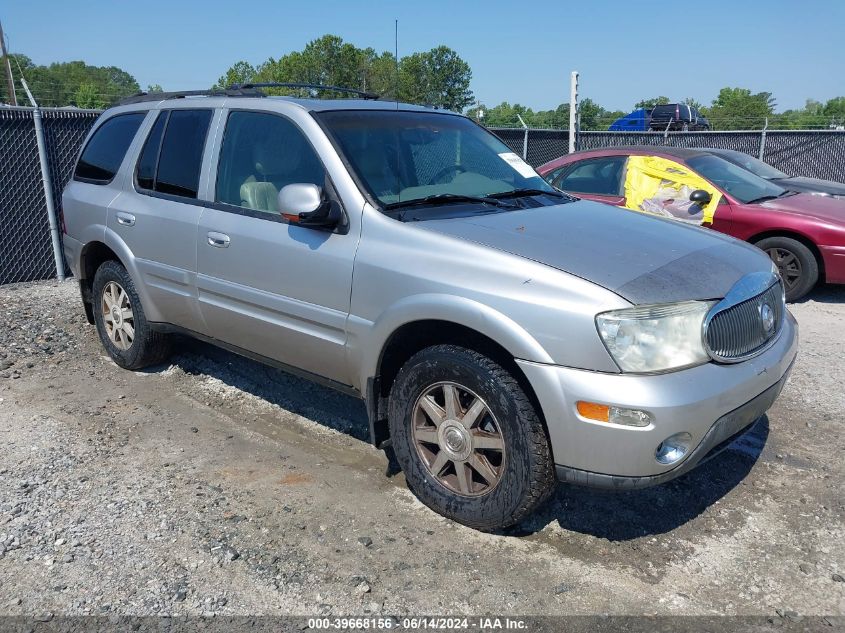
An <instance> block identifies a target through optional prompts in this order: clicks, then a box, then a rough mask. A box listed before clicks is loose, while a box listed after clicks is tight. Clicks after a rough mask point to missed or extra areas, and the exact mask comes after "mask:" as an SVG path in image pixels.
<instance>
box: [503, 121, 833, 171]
mask: <svg viewBox="0 0 845 633" xmlns="http://www.w3.org/2000/svg"><path fill="white" fill-rule="evenodd" d="M490 129H491V131H492V132H494V133H495V134H496V135H497V136H498V137H499V138H501V139H502V140H503V141H504V142H505V144H506V145H507V146H508V147H510V148H511V150H512V151H514V152H516V153H517V154H519V155H520V156H522V157H523V158H525V160H526V161H527V162H528V163H529V164H531V165H532V166H534V167H539V166H540V165H542V164H543V163H546V162H548V161H550V160H553V159H555V158H558V157H559V156H563V155H564V154H566V153H567V152H568V151H569V132H568V131H567V130H537V129H528V130H524V129H518V128H490ZM624 145H670V146H675V147H712V148H718V149H733V150H737V151H740V152H745V153H746V154H750V155H752V156H756V157H759V156H760V150H761V148H762V150H763V152H762V155H763V160H764V161H766V162H767V163H769V164H770V165H774V166H775V167H777V168H778V169H781V170H783V171H785V172H786V173H788V174H790V175H792V176H809V177H811V178H824V179H826V180H835V181H838V182H845V132H843V131H839V130H768V131H766V132H762V131H752V132H748V131H740V132H669V133H663V132H581V133H580V134H578V136H577V141H576V147H577V148H578V149H581V150H587V149H598V148H602V147H620V146H624Z"/></svg>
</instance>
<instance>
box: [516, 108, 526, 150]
mask: <svg viewBox="0 0 845 633" xmlns="http://www.w3.org/2000/svg"><path fill="white" fill-rule="evenodd" d="M516 118H517V119H519V122H520V123H522V128H523V129H524V130H525V135H524V136H523V137H522V160H524V161H526V162H527V161H528V126H527V125H525V121H523V120H522V117H521V116H520V115H519V112H517V113H516Z"/></svg>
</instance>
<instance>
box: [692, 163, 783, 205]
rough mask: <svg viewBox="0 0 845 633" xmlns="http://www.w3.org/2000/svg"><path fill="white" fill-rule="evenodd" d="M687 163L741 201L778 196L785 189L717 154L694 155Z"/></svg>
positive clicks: (758, 200)
mask: <svg viewBox="0 0 845 633" xmlns="http://www.w3.org/2000/svg"><path fill="white" fill-rule="evenodd" d="M687 165H689V166H690V167H691V168H692V169H694V170H695V171H696V172H698V174H699V175H700V176H702V177H704V178H706V179H707V180H709V181H710V182H712V183H713V184H714V185H716V186H717V187H719V188H720V189H722V190H724V191H727V192H728V193H729V194H730V195H732V196H733V197H734V198H736V199H737V200H739V201H740V202H742V203H745V204H748V203H750V202H760V201H763V200H771V199H773V198H779V197H780V196H782V195H783V194H785V193H786V189H784V188H783V187H780V186H778V185H776V184H774V183H773V182H770V181H768V180H766V179H765V178H760V176H756V175H755V174H752V173H751V172H750V171H747V170H745V169H743V168H742V167H739V166H738V165H734V164H733V163H729V162H728V161H726V160H725V159H723V158H719V157H718V156H713V155H708V156H696V157H695V158H690V159H689V160H687Z"/></svg>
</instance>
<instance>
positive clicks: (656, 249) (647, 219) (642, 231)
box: [417, 200, 772, 304]
mask: <svg viewBox="0 0 845 633" xmlns="http://www.w3.org/2000/svg"><path fill="white" fill-rule="evenodd" d="M417 227H418V228H420V229H424V230H427V231H435V232H438V233H443V234H445V235H451V236H453V237H457V238H461V239H464V240H467V241H472V242H476V243H478V244H483V245H484V246H487V247H490V248H495V249H498V250H501V251H505V252H508V253H512V254H514V255H519V256H521V257H525V258H526V259H530V260H533V261H537V262H540V263H543V264H546V265H548V266H552V267H554V268H557V269H558V270H562V271H565V272H567V273H570V274H573V275H576V276H578V277H581V278H583V279H587V280H589V281H591V282H593V283H596V284H598V285H600V286H603V287H604V288H607V289H608V290H611V291H613V292H615V293H616V294H618V295H619V296H621V297H623V298H624V299H627V300H628V301H630V302H631V303H634V304H650V303H669V302H674V301H688V300H706V299H721V298H722V297H724V296H725V294H726V293H727V292H728V290H730V288H731V287H732V286H733V285H734V284H735V283H736V282H737V281H738V280H739V279H740V278H741V277H743V276H744V275H747V274H748V273H751V272H756V271H770V270H771V268H772V264H771V261H769V258H768V257H767V256H766V255H765V254H764V253H763V252H762V251H760V250H758V249H756V248H754V247H753V246H750V245H748V244H745V243H744V242H740V241H738V240H735V239H733V238H731V237H727V236H724V235H721V234H719V233H716V232H714V231H711V230H709V229H703V228H700V227H696V226H689V225H685V224H681V223H680V222H678V221H677V220H664V219H662V218H658V217H654V216H647V215H645V214H643V213H639V212H637V211H629V210H626V209H620V208H618V207H613V206H610V205H606V204H603V203H599V202H591V201H587V200H579V201H577V202H570V203H566V204H561V205H555V206H550V207H539V208H534V209H525V210H520V211H509V212H504V213H491V214H486V215H478V216H470V217H461V218H451V219H445V220H424V221H420V222H418V223H417Z"/></svg>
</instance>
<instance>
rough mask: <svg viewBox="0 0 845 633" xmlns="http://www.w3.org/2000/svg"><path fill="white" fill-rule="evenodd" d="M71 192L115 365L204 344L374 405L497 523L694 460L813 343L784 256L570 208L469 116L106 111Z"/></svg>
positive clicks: (382, 109)
mask: <svg viewBox="0 0 845 633" xmlns="http://www.w3.org/2000/svg"><path fill="white" fill-rule="evenodd" d="M63 206H64V221H65V226H66V235H65V236H64V247H65V253H66V255H67V259H68V261H69V263H70V266H71V268H72V269H73V272H74V275H75V276H76V277H77V278H78V280H79V284H80V287H81V293H82V301H83V303H84V306H85V309H86V312H87V315H88V317H89V321H91V322H92V323H96V326H97V331H98V333H99V336H100V339H101V340H102V343H103V345H104V346H105V348H106V350H107V351H108V353H109V355H110V356H111V358H113V359H114V361H115V362H116V363H117V364H118V365H120V366H121V367H125V368H127V369H138V368H141V367H144V366H146V365H150V364H154V363H160V362H161V361H162V360H163V359H165V357H166V356H167V354H168V351H169V342H170V337H171V334H173V333H182V334H189V335H191V336H194V337H197V338H199V339H203V340H206V341H210V342H212V343H214V344H216V345H220V346H222V347H225V348H227V349H230V350H233V351H235V352H237V353H240V354H243V355H245V356H249V357H251V358H254V359H258V360H260V361H264V362H266V363H270V364H273V365H276V366H279V367H282V368H284V369H286V370H289V371H291V372H295V373H297V374H300V375H304V376H306V377H308V378H311V379H314V380H316V381H319V382H321V383H324V384H327V385H330V386H332V387H335V388H337V389H340V390H342V391H344V392H347V393H351V394H355V395H357V396H359V397H361V398H363V399H364V400H365V401H366V405H367V411H368V414H369V423H370V434H371V439H372V442H373V443H374V444H375V445H376V446H378V447H387V446H391V447H392V449H393V451H394V452H395V455H396V458H397V460H398V462H399V464H400V465H401V467H402V468H403V470H404V472H405V476H406V479H407V482H408V485H409V487H410V488H411V489H412V490H413V491H414V493H415V494H416V495H417V496H418V497H419V498H420V499H421V500H422V501H423V502H424V503H425V504H427V505H428V506H429V507H431V508H433V509H434V510H435V511H437V512H439V513H441V514H443V515H445V516H448V517H451V518H452V519H454V520H456V521H459V522H461V523H464V524H467V525H470V526H473V527H476V528H478V529H482V530H497V529H501V528H503V527H505V526H509V525H512V524H514V523H516V522H519V521H520V520H522V519H523V518H525V517H526V516H527V515H528V514H529V513H530V512H532V510H534V509H535V508H536V507H537V506H538V504H540V503H541V502H542V501H543V499H545V498H546V497H547V496H548V495H549V493H550V491H551V490H552V489H553V488H554V485H555V481H556V480H563V481H566V482H573V483H578V484H586V485H590V486H597V487H604V488H614V489H625V488H633V487H642V486H648V485H652V484H658V483H662V482H665V481H667V480H669V479H672V478H674V477H677V476H678V475H681V474H682V473H685V472H687V471H688V470H690V469H691V468H693V467H694V466H696V465H697V464H700V463H702V462H703V461H704V460H706V459H708V458H710V457H712V456H713V455H714V454H716V453H717V452H719V451H720V450H721V449H722V448H724V447H725V446H727V445H728V444H729V443H730V442H731V441H732V440H733V439H734V438H735V437H737V436H739V435H740V434H742V433H744V432H746V431H747V430H748V429H750V428H751V427H752V426H753V425H754V423H755V422H756V421H757V420H758V419H759V418H760V417H761V416H763V414H764V413H765V412H766V411H767V410H768V409H769V407H770V406H771V405H772V403H773V402H774V400H775V398H776V397H777V396H778V394H779V393H780V391H781V388H782V387H783V385H784V382H785V381H786V377H787V374H788V372H789V369H790V367H791V365H792V362H793V360H794V358H795V355H796V348H797V327H796V323H795V321H794V319H793V318H792V316H791V315H790V314H789V312H788V311H787V310H786V307H785V305H784V297H783V287H782V284H781V281H780V279H779V278H778V277H777V275H776V273H775V272H774V271H773V269H772V264H771V262H770V261H769V259H768V258H767V256H766V255H765V254H764V253H762V252H761V251H758V250H757V249H756V248H754V247H752V246H748V245H746V244H744V243H742V242H739V241H737V240H734V239H732V238H730V237H726V236H723V235H720V234H717V233H714V232H711V231H709V230H706V229H702V228H698V227H690V226H684V225H680V224H679V223H677V222H673V221H670V220H662V219H659V218H654V217H647V216H645V215H643V214H640V213H635V212H631V211H627V210H624V209H619V208H615V207H611V206H607V205H604V204H599V203H595V202H589V201H581V200H578V199H576V198H573V197H571V196H568V195H566V194H564V193H562V192H560V191H558V190H556V189H554V188H552V187H551V186H549V185H548V184H546V183H545V182H544V181H543V179H542V178H540V176H538V175H537V174H536V173H535V172H534V170H533V169H532V168H531V167H530V166H529V165H527V164H526V163H525V162H523V160H522V159H521V158H520V157H519V156H517V155H516V154H514V153H512V152H511V151H510V150H509V149H508V148H507V147H506V146H505V145H504V144H503V143H502V142H501V141H499V139H497V138H496V137H495V136H493V135H492V134H490V133H489V132H487V131H486V130H485V129H484V128H482V127H480V126H478V125H476V124H475V123H473V122H472V121H471V120H470V119H468V118H466V117H464V116H461V115H457V114H454V113H451V112H443V111H440V110H435V109H430V108H423V107H417V106H414V105H407V104H397V103H393V102H383V101H378V100H370V99H365V98H349V99H336V100H321V99H295V98H289V97H266V96H264V95H263V94H262V93H261V92H260V91H257V90H255V89H254V88H242V89H239V90H231V91H228V92H227V93H225V94H207V95H203V96H193V95H185V94H184V93H171V94H161V95H141V96H138V97H136V98H133V99H131V100H130V102H129V103H125V104H123V105H121V106H119V107H115V108H113V109H110V110H108V111H107V112H105V113H104V114H103V115H102V117H100V119H99V120H98V122H97V125H96V126H95V127H94V129H93V130H92V132H91V133H90V135H89V137H88V139H87V141H86V143H85V144H84V146H83V149H82V152H81V156H80V158H79V161H78V164H77V166H76V171H75V175H74V177H73V179H72V181H71V182H70V183H69V184H68V185H67V187H66V189H65V192H64V197H63Z"/></svg>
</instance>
